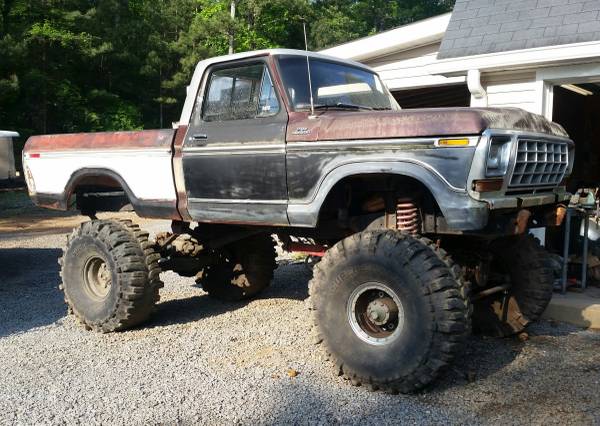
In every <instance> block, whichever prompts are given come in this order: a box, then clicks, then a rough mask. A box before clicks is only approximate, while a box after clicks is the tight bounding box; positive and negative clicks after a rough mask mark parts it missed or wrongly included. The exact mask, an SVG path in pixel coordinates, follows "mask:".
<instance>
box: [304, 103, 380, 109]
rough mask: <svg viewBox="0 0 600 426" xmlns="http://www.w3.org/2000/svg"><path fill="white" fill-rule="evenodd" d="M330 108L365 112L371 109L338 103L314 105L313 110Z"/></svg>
mask: <svg viewBox="0 0 600 426" xmlns="http://www.w3.org/2000/svg"><path fill="white" fill-rule="evenodd" d="M332 108H339V109H351V110H361V109H363V110H367V111H372V110H373V108H371V107H368V106H363V105H354V104H344V103H342V102H338V103H336V104H321V105H315V110H317V109H332Z"/></svg>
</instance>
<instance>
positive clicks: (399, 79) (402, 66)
mask: <svg viewBox="0 0 600 426" xmlns="http://www.w3.org/2000/svg"><path fill="white" fill-rule="evenodd" d="M439 48H440V43H439V42H437V43H432V44H428V45H425V46H419V47H415V48H413V49H409V50H403V51H400V52H396V53H394V54H391V55H387V56H382V57H378V58H373V59H369V60H366V61H364V63H365V65H368V66H370V67H371V68H373V69H374V70H375V71H377V73H379V75H380V76H381V78H382V80H383V81H384V82H385V84H386V85H387V86H388V88H389V89H390V90H399V89H409V88H419V87H428V86H442V85H446V84H456V83H463V82H464V81H465V77H462V76H461V77H450V78H449V77H444V76H441V75H431V74H430V72H429V71H428V67H429V66H431V65H432V64H435V63H436V62H437V53H438V50H439Z"/></svg>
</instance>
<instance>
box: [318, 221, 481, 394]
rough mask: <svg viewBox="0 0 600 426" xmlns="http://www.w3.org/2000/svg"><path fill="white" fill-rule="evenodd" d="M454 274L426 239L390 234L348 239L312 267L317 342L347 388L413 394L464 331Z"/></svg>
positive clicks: (465, 316) (462, 291)
mask: <svg viewBox="0 0 600 426" xmlns="http://www.w3.org/2000/svg"><path fill="white" fill-rule="evenodd" d="M457 271H458V268H455V267H454V264H453V262H452V260H451V259H450V258H449V256H448V255H447V254H446V253H445V252H444V251H443V250H440V249H437V248H436V246H435V245H433V244H432V243H431V242H430V241H429V240H426V239H421V238H413V237H411V236H409V235H405V234H400V233H397V232H393V231H374V232H363V233H360V234H356V235H353V236H351V237H349V238H347V239H345V240H343V241H341V242H339V243H338V244H336V245H335V246H334V247H332V248H331V249H330V250H329V251H328V252H327V253H326V255H325V256H324V258H323V260H322V261H321V262H320V263H319V264H317V265H316V266H315V272H314V277H313V279H312V280H311V282H310V298H311V305H312V312H313V318H314V322H315V328H316V331H317V340H318V341H322V342H323V344H324V345H325V348H326V350H327V352H328V353H329V354H330V355H331V357H332V358H333V360H334V361H335V363H336V367H337V369H338V371H339V373H340V374H343V375H345V376H346V377H347V378H348V379H350V380H351V381H352V383H353V384H355V385H366V386H368V387H370V388H371V389H372V390H377V389H382V390H385V391H387V392H391V393H397V392H403V393H406V392H413V391H416V390H418V389H421V388H423V387H425V386H426V385H428V384H429V383H431V382H432V381H434V380H435V379H436V377H437V376H438V375H439V373H440V371H442V369H443V368H444V367H446V366H447V365H448V364H449V363H450V362H451V361H452V359H453V357H454V355H455V354H456V353H457V351H458V350H459V349H460V348H461V346H462V343H463V341H464V338H465V336H466V335H467V334H468V333H469V331H470V330H469V312H470V307H469V299H468V295H467V289H466V285H465V283H464V282H463V281H462V279H461V278H460V277H459V276H457V275H456V273H457ZM392 302H393V303H392ZM394 306H396V307H394ZM385 321H387V322H385Z"/></svg>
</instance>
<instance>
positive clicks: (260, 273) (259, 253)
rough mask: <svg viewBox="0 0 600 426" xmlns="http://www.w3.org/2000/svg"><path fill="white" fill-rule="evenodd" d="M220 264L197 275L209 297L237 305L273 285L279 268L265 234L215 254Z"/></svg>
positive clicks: (197, 280)
mask: <svg viewBox="0 0 600 426" xmlns="http://www.w3.org/2000/svg"><path fill="white" fill-rule="evenodd" d="M214 255H215V256H216V257H218V259H219V260H218V262H217V263H215V264H212V265H209V266H207V267H206V268H204V269H203V270H202V271H201V272H200V273H199V274H198V276H197V278H196V283H197V284H199V285H201V286H202V288H203V289H204V291H206V292H207V293H208V294H209V295H210V296H212V297H214V298H216V299H219V300H223V301H227V302H235V301H239V300H245V299H250V298H252V297H254V296H256V295H257V294H258V293H260V292H261V291H263V290H264V289H265V288H267V287H268V286H269V284H271V280H272V279H273V271H274V270H275V268H276V267H277V264H276V262H275V258H276V256H277V254H276V252H275V243H274V241H273V239H272V238H271V237H270V236H269V235H266V234H260V235H255V236H252V237H249V238H246V239H244V240H241V241H238V242H236V243H233V244H231V245H229V246H227V247H226V248H224V249H220V250H217V251H215V252H214Z"/></svg>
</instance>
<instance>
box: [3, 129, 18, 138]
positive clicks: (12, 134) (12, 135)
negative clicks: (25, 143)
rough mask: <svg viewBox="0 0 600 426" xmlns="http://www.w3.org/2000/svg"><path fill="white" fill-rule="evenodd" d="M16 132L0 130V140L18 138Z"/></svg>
mask: <svg viewBox="0 0 600 426" xmlns="http://www.w3.org/2000/svg"><path fill="white" fill-rule="evenodd" d="M18 137H19V134H18V133H17V132H10V131H8V130H0V138H18Z"/></svg>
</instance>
